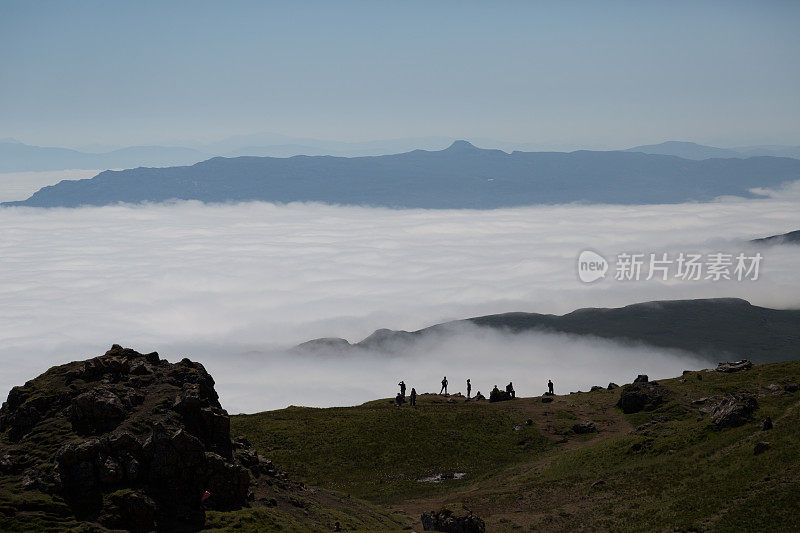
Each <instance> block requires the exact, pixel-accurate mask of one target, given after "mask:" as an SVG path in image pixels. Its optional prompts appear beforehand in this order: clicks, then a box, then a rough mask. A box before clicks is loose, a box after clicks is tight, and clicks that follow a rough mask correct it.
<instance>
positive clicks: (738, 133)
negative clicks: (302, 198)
mask: <svg viewBox="0 0 800 533" xmlns="http://www.w3.org/2000/svg"><path fill="white" fill-rule="evenodd" d="M798 95H800V2H795V1H771V2H770V1H758V2H736V1H731V0H724V1H714V2H697V1H695V2H676V1H669V2H633V1H628V2H618V3H615V2H599V1H597V2H488V1H486V2H480V3H479V2H431V1H424V2H411V1H402V2H376V1H365V2H324V3H316V2H233V1H226V2H199V1H191V2H179V1H170V2H166V1H163V0H162V1H155V2H150V1H142V0H137V1H135V2H134V1H130V2H115V1H107V0H106V1H97V2H93V1H86V2H70V1H49V2H48V1H36V2H32V1H29V0H23V1H8V0H0V137H6V136H10V137H16V138H19V139H21V140H23V141H25V142H29V143H34V144H35V143H38V144H49V145H81V144H85V143H93V142H97V143H111V144H128V143H151V142H166V141H175V142H177V141H179V140H183V139H207V140H214V139H217V138H221V137H225V136H228V135H232V134H237V133H251V132H258V131H271V132H278V133H284V134H287V135H292V136H305V137H319V138H328V139H338V140H367V139H380V138H398V137H416V136H426V135H445V136H454V137H461V138H474V137H493V138H499V139H506V140H513V141H529V142H571V143H576V144H578V145H581V144H582V145H586V146H612V147H616V146H626V145H633V144H642V143H650V142H660V141H662V140H667V139H686V140H694V141H698V142H706V143H716V144H719V145H736V144H762V143H763V144H766V143H784V144H791V143H795V144H800V97H798Z"/></svg>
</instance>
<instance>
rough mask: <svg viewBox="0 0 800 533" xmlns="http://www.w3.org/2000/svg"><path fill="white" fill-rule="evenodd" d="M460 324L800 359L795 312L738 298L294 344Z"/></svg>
mask: <svg viewBox="0 0 800 533" xmlns="http://www.w3.org/2000/svg"><path fill="white" fill-rule="evenodd" d="M465 323H468V324H474V325H477V326H483V327H489V328H495V329H502V330H507V331H511V332H513V333H521V332H526V331H542V332H555V333H568V334H573V335H582V336H594V337H602V338H605V339H613V340H618V341H634V342H641V343H644V344H649V345H652V346H657V347H661V348H674V349H680V350H685V351H688V352H694V353H699V354H704V355H707V356H711V357H719V358H720V360H722V359H724V358H734V359H736V358H745V357H746V358H748V359H750V360H751V361H753V362H754V363H770V362H778V361H788V360H798V359H800V310H778V309H769V308H766V307H758V306H755V305H751V304H750V303H749V302H748V301H746V300H741V299H739V298H714V299H698V300H665V301H654V302H644V303H638V304H632V305H627V306H625V307H619V308H611V309H609V308H588V309H578V310H576V311H573V312H571V313H568V314H566V315H561V316H559V315H543V314H539V313H503V314H499V315H487V316H481V317H475V318H468V319H464V320H456V321H453V322H445V323H443V324H437V325H435V326H430V327H427V328H424V329H421V330H417V331H413V332H409V331H393V330H389V329H379V330H377V331H376V332H374V333H373V334H372V335H370V336H368V337H367V338H366V339H364V340H362V341H360V342H357V343H355V344H350V343H349V342H347V341H346V340H345V339H324V341H325V342H324V343H323V342H321V341H322V340H319V341H310V342H306V343H303V344H301V345H300V346H298V349H300V350H304V351H311V352H326V351H340V352H341V351H342V350H349V349H353V350H360V349H370V350H376V351H387V352H391V351H393V350H394V349H395V348H397V347H398V346H401V345H402V344H404V343H406V342H408V341H412V340H417V339H420V338H422V337H423V336H425V335H428V334H431V333H439V332H447V331H448V330H451V331H452V328H453V326H455V325H458V324H465Z"/></svg>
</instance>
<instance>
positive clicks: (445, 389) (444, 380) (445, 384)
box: [439, 376, 447, 394]
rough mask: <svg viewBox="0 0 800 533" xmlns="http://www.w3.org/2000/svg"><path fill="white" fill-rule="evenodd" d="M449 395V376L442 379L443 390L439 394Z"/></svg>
mask: <svg viewBox="0 0 800 533" xmlns="http://www.w3.org/2000/svg"><path fill="white" fill-rule="evenodd" d="M442 393H444V394H447V376H445V377H443V378H442V389H441V390H440V391H439V394H442Z"/></svg>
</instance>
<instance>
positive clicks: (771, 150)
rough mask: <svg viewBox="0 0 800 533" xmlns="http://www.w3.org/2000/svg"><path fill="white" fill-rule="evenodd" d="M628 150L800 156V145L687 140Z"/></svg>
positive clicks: (702, 156) (694, 154) (687, 156)
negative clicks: (732, 144) (716, 143)
mask: <svg viewBox="0 0 800 533" xmlns="http://www.w3.org/2000/svg"><path fill="white" fill-rule="evenodd" d="M625 151H626V152H642V153H645V154H658V155H672V156H675V157H682V158H684V159H695V160H700V159H710V158H712V157H722V158H730V157H736V158H747V157H762V156H769V157H793V158H795V159H797V158H800V146H782V145H763V146H741V147H737V148H717V147H716V146H705V145H702V144H697V143H693V142H686V141H666V142H663V143H660V144H646V145H643V146H635V147H633V148H628V149H627V150H625Z"/></svg>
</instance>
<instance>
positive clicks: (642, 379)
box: [633, 374, 650, 383]
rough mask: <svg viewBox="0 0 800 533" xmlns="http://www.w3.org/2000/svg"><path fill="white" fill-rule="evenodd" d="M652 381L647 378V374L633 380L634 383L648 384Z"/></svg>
mask: <svg viewBox="0 0 800 533" xmlns="http://www.w3.org/2000/svg"><path fill="white" fill-rule="evenodd" d="M649 380H650V379H649V378H648V377H647V374H639V375H638V376H636V379H634V380H633V382H634V383H647V382H648V381H649Z"/></svg>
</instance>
